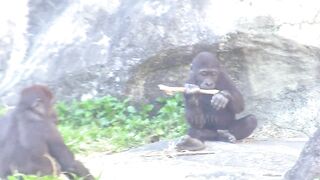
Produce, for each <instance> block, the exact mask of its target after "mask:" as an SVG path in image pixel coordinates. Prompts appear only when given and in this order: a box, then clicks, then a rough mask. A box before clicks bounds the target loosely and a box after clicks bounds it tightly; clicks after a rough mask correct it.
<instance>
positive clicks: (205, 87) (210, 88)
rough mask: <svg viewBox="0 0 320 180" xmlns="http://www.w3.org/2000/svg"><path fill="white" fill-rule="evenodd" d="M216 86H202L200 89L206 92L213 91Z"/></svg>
mask: <svg viewBox="0 0 320 180" xmlns="http://www.w3.org/2000/svg"><path fill="white" fill-rule="evenodd" d="M215 87H216V85H215V84H213V85H201V86H200V88H201V89H205V90H212V89H215Z"/></svg>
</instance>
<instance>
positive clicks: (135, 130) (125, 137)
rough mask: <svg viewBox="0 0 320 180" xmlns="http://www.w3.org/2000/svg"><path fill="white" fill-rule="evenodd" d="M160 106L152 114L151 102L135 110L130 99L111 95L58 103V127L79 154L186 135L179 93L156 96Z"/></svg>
mask: <svg viewBox="0 0 320 180" xmlns="http://www.w3.org/2000/svg"><path fill="white" fill-rule="evenodd" d="M158 103H160V104H162V107H161V108H160V109H159V110H158V111H157V112H156V114H155V115H154V116H151V115H150V114H151V112H153V113H154V111H155V109H154V107H153V106H152V105H151V104H146V105H143V106H141V107H139V108H138V109H136V108H135V107H133V106H131V105H130V103H129V100H123V101H121V100H119V99H117V98H115V97H112V96H105V97H102V98H97V99H91V100H86V101H74V102H72V103H63V102H60V103H58V104H57V107H56V108H57V112H58V114H59V129H60V131H61V132H62V135H63V137H64V139H65V142H66V144H67V145H68V146H69V147H70V148H71V149H72V150H73V151H74V152H81V153H88V152H92V151H94V152H97V151H111V152H116V151H122V150H125V149H128V148H132V147H136V146H139V145H143V144H146V143H149V142H152V141H154V140H157V139H172V138H175V137H179V136H181V135H183V134H185V131H186V123H185V122H184V116H183V103H182V98H181V96H174V97H171V98H169V99H159V100H158Z"/></svg>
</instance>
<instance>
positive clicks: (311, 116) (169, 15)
mask: <svg viewBox="0 0 320 180" xmlns="http://www.w3.org/2000/svg"><path fill="white" fill-rule="evenodd" d="M318 3H319V2H318V1H317V0H309V1H308V3H306V2H305V1H304V0H297V1H294V2H292V1H290V0H283V1H278V0H270V1H250V0H249V1H247V0H244V1H241V0H225V1H220V0H199V1H192V0H174V1H172V0H163V1H155V0H136V1H130V0H92V1H87V0H77V1H66V0H32V1H31V0H12V1H10V2H9V1H8V2H7V1H3V2H0V17H1V18H0V24H1V30H0V78H1V80H0V103H1V104H8V105H14V104H15V101H16V99H17V98H16V97H17V93H16V92H17V91H19V90H20V89H21V88H22V87H24V86H26V85H29V84H33V83H45V84H48V85H49V86H50V87H51V88H52V89H53V90H54V92H55V94H56V95H57V97H58V99H60V100H61V99H63V100H71V99H75V98H76V99H86V98H91V97H96V96H103V95H106V94H111V95H115V96H118V97H121V98H124V97H130V98H132V99H133V100H135V101H137V102H140V103H141V102H150V101H151V102H152V101H154V99H155V98H156V97H159V96H163V93H162V92H160V91H159V90H158V88H157V86H156V85H157V84H159V83H164V84H167V85H175V86H179V85H182V84H183V82H184V79H185V78H186V75H187V71H188V68H189V63H190V61H191V59H192V57H193V56H194V55H195V54H196V53H198V52H200V51H204V50H206V51H216V52H218V53H219V57H220V59H221V61H222V63H223V65H225V66H226V68H227V70H228V71H229V72H230V74H231V77H232V78H233V79H234V80H235V81H236V83H237V85H238V87H239V88H240V89H241V90H242V92H243V94H244V95H245V99H246V101H247V102H246V104H247V109H246V112H244V114H246V113H252V114H255V115H256V116H257V117H258V119H259V121H260V124H264V125H265V126H263V127H261V128H262V129H261V131H263V132H264V133H263V134H269V135H270V134H271V135H272V136H273V135H275V136H291V134H289V133H288V132H287V131H283V130H282V129H283V128H285V129H292V130H293V131H292V132H296V131H298V132H302V134H301V133H300V134H298V135H299V136H302V135H303V134H307V135H309V134H310V133H311V132H313V131H314V130H315V126H317V121H316V120H315V118H316V117H317V116H318V108H317V107H319V105H320V104H319V103H320V102H319V101H315V100H316V99H319V96H320V93H319V89H320V88H319V79H320V78H319V74H318V72H319V69H320V61H319V57H320V56H319V52H320V51H319V47H320V43H319V42H320V15H319V14H320V13H319V8H318V7H319V6H318ZM283 9H286V13H283ZM297 12H299V13H297ZM265 127H272V128H267V129H266V128H265ZM275 127H279V131H276V132H270V131H271V130H272V129H275ZM263 128H264V129H263ZM270 129H271V130H270ZM282 132H284V133H282ZM290 132H291V131H290ZM293 134H295V133H293Z"/></svg>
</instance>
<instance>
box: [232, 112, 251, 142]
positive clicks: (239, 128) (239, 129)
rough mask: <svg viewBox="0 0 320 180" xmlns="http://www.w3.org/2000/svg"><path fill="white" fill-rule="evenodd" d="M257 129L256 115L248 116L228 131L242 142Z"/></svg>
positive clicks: (237, 121)
mask: <svg viewBox="0 0 320 180" xmlns="http://www.w3.org/2000/svg"><path fill="white" fill-rule="evenodd" d="M256 127H257V119H256V117H255V116H254V115H248V116H245V117H243V118H241V119H239V120H236V121H234V122H233V123H232V124H231V126H230V127H229V129H228V130H229V132H230V133H231V134H233V135H234V136H235V137H236V139H237V140H240V139H244V138H246V137H248V136H250V135H251V134H252V132H253V130H254V129H255V128H256Z"/></svg>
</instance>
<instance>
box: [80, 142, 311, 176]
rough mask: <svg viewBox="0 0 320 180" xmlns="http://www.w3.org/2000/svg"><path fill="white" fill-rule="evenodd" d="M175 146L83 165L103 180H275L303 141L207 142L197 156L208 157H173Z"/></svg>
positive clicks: (149, 148) (100, 157)
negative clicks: (200, 153)
mask: <svg viewBox="0 0 320 180" xmlns="http://www.w3.org/2000/svg"><path fill="white" fill-rule="evenodd" d="M174 143H175V142H167V141H163V142H158V143H154V144H150V145H146V146H143V147H140V148H137V149H133V150H130V151H127V152H122V153H118V154H112V155H101V154H100V155H92V156H90V157H86V158H82V161H83V162H85V163H86V165H87V166H88V167H89V168H90V170H91V171H92V173H93V174H95V175H98V174H100V175H101V178H102V179H114V180H122V179H123V180H127V179H139V180H149V179H156V180H157V179H159V180H160V179H176V180H182V179H194V180H216V179H218V180H222V179H223V180H241V179H243V180H257V179H262V180H278V179H282V177H283V175H284V173H285V172H286V171H287V170H288V169H289V168H290V167H291V166H292V165H293V164H294V163H295V161H296V160H297V158H298V155H299V153H300V151H301V149H302V147H303V145H304V143H305V140H302V139H287V140H266V141H262V140H260V141H258V140H254V141H253V140H249V141H247V142H239V143H237V144H230V143H223V142H209V143H207V146H208V147H207V148H206V149H205V150H203V151H198V152H210V153H211V154H202V155H189V156H175V151H174V149H173V148H174ZM150 155H151V156H150ZM169 155H170V156H169ZM146 156H149V157H146Z"/></svg>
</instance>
